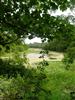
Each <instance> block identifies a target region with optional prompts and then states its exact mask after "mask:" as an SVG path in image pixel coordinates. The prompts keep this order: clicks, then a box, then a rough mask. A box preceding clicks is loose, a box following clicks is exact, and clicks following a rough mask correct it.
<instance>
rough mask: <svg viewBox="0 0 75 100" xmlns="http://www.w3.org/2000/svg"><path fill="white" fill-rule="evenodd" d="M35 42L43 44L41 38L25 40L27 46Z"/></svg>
mask: <svg viewBox="0 0 75 100" xmlns="http://www.w3.org/2000/svg"><path fill="white" fill-rule="evenodd" d="M34 42H38V43H41V42H42V41H41V39H40V38H37V37H35V38H33V39H31V40H30V39H28V38H26V39H25V43H26V44H29V43H34Z"/></svg>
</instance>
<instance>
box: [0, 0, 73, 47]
mask: <svg viewBox="0 0 75 100" xmlns="http://www.w3.org/2000/svg"><path fill="white" fill-rule="evenodd" d="M72 2H73V4H74V0H0V44H2V45H4V44H8V43H11V42H12V41H15V40H17V38H22V37H23V38H25V37H26V36H28V37H29V38H33V37H35V36H38V37H41V38H45V39H46V38H49V39H52V38H53V37H54V36H56V33H60V32H61V31H62V33H64V32H65V33H66V32H70V31H72V28H70V27H71V26H72V25H70V23H69V22H68V20H67V19H65V18H64V19H63V18H62V17H54V16H51V13H50V12H51V11H55V10H57V9H58V8H59V9H60V10H62V11H63V10H66V9H67V8H68V7H72V6H71V5H72Z"/></svg>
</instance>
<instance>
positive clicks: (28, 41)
mask: <svg viewBox="0 0 75 100" xmlns="http://www.w3.org/2000/svg"><path fill="white" fill-rule="evenodd" d="M49 13H50V12H49ZM74 14H75V12H73V13H72V11H70V9H67V10H66V11H64V12H62V11H60V10H59V9H58V10H57V11H56V12H53V13H52V16H58V15H65V16H68V15H74ZM34 42H38V43H41V39H40V38H37V37H35V38H33V39H31V40H29V39H28V38H26V39H25V43H26V44H29V43H34Z"/></svg>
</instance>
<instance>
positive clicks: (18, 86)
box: [0, 66, 51, 100]
mask: <svg viewBox="0 0 75 100" xmlns="http://www.w3.org/2000/svg"><path fill="white" fill-rule="evenodd" d="M39 67H40V66H39ZM24 72H25V74H24V76H23V77H22V76H20V74H19V73H18V74H19V75H18V74H17V76H16V77H12V78H11V77H10V78H9V79H7V78H4V77H1V78H0V90H1V91H0V98H2V99H8V100H17V99H18V100H19V99H22V100H34V99H36V100H40V98H44V100H45V99H47V100H50V98H51V91H50V90H47V89H45V88H43V87H42V83H43V81H45V80H46V75H45V73H44V69H43V71H42V70H40V68H38V69H37V70H36V69H27V70H26V71H24ZM7 74H8V73H7ZM11 76H12V75H11ZM41 93H42V94H41ZM48 96H49V97H48Z"/></svg>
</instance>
